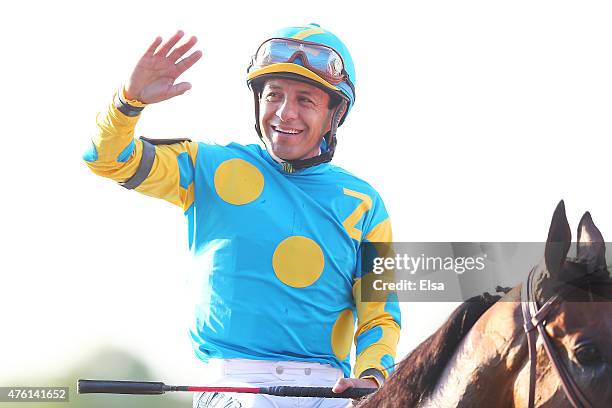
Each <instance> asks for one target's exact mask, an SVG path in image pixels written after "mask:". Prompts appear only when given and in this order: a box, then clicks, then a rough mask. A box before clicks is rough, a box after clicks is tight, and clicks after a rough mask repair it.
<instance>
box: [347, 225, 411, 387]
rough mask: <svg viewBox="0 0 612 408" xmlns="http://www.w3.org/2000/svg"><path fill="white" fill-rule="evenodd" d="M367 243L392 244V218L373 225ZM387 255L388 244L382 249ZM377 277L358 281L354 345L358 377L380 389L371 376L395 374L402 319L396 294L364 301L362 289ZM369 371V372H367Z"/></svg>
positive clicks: (355, 297) (355, 288) (367, 276)
mask: <svg viewBox="0 0 612 408" xmlns="http://www.w3.org/2000/svg"><path fill="white" fill-rule="evenodd" d="M364 241H367V242H372V243H390V242H391V241H392V233H391V223H390V221H389V218H386V219H385V220H383V221H381V222H380V223H379V224H377V225H376V226H374V228H372V230H371V231H370V232H369V233H368V234H367V235H366V236H365V239H364ZM381 248H383V249H382V251H385V252H386V249H384V248H388V246H387V245H382V246H381ZM373 276H375V275H374V274H372V273H367V274H365V275H364V276H363V277H360V278H358V279H356V280H355V282H354V284H353V297H354V299H355V304H356V306H357V331H356V333H355V346H356V350H357V358H356V362H355V368H354V373H355V375H356V376H357V377H362V378H373V379H375V380H376V381H377V382H378V383H379V386H380V385H382V384H381V381H380V379H379V378H376V376H372V375H369V374H368V373H370V372H371V369H375V370H377V371H379V372H380V373H382V375H383V376H384V378H387V377H388V376H389V375H390V374H391V372H392V371H393V366H394V364H395V353H396V351H397V343H398V341H399V335H400V324H401V316H400V309H399V303H398V302H397V296H396V295H395V293H390V294H389V296H388V297H387V299H386V301H385V302H364V301H362V299H361V287H362V284H363V285H365V284H367V283H365V282H369V281H371V279H372V277H373ZM366 370H368V371H366Z"/></svg>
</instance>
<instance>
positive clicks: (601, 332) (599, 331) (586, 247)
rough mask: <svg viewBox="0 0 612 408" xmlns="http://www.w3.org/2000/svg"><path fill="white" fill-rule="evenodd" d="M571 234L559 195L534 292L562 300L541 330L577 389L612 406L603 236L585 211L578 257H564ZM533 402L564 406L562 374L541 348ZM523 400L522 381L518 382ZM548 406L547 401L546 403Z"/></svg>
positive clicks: (611, 312) (611, 314)
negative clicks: (552, 368) (539, 370)
mask: <svg viewBox="0 0 612 408" xmlns="http://www.w3.org/2000/svg"><path fill="white" fill-rule="evenodd" d="M571 240H572V235H571V231H570V227H569V223H568V221H567V217H566V214H565V206H564V204H563V201H561V202H559V204H558V205H557V208H556V209H555V211H554V214H553V217H552V221H551V224H550V229H549V233H548V239H547V241H546V246H545V251H544V261H543V262H542V263H540V265H539V266H538V267H537V269H536V270H534V278H535V284H534V288H533V289H534V292H535V297H536V300H537V302H538V304H539V305H540V306H541V305H543V304H545V303H546V301H548V300H549V299H551V298H552V297H553V296H557V295H560V296H561V297H562V301H560V302H558V303H556V305H555V306H554V307H553V308H552V309H551V310H550V312H549V313H548V314H547V317H546V323H545V326H544V329H545V332H546V334H547V335H548V337H549V338H550V339H551V341H552V344H553V345H554V349H555V350H556V352H557V355H558V357H559V359H560V360H561V361H562V363H563V365H565V367H566V368H567V373H568V374H569V376H570V377H571V379H572V380H573V381H574V382H575V384H576V385H577V387H578V389H579V390H580V392H582V394H583V395H584V397H586V400H587V401H588V402H589V403H590V404H591V405H592V406H593V407H599V406H601V407H603V406H606V407H608V406H612V366H611V364H612V342H611V341H610V339H611V338H612V302H610V301H609V300H611V299H612V279H611V277H610V272H609V271H608V267H607V264H606V258H605V250H606V246H605V242H604V238H603V236H602V234H601V232H600V231H599V229H598V228H597V227H596V226H595V223H594V222H593V220H592V218H591V215H590V214H589V213H588V212H586V213H585V214H584V215H583V216H582V219H581V220H580V223H579V225H578V235H577V244H576V257H575V258H570V257H568V252H569V250H570V246H571ZM537 366H538V369H542V370H543V371H544V372H545V373H546V374H545V375H540V376H539V377H538V383H537V387H536V389H537V392H536V397H537V400H536V402H537V401H540V403H536V405H540V404H544V401H546V403H547V404H551V406H566V405H567V399H566V397H565V395H564V392H563V389H562V387H561V380H560V378H559V376H558V374H557V373H556V372H555V370H546V367H549V366H550V363H549V362H548V356H547V355H546V353H544V352H543V351H542V350H541V349H540V350H539V352H538V354H537ZM517 391H518V392H519V394H523V398H521V397H520V396H518V398H517V399H518V400H524V393H525V387H519V388H517ZM547 406H548V405H547Z"/></svg>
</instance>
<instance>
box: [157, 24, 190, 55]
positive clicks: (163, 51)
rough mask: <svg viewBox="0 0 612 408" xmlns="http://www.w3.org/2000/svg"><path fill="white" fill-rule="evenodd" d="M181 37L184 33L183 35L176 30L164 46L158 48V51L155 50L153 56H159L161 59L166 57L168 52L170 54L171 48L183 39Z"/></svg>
mask: <svg viewBox="0 0 612 408" xmlns="http://www.w3.org/2000/svg"><path fill="white" fill-rule="evenodd" d="M183 35H185V33H183V31H182V30H178V31H177V32H176V33H175V34H174V35H173V36H172V37H170V39H169V40H168V41H166V43H165V44H164V45H162V46H161V47H160V49H159V50H157V52H156V53H155V55H161V56H162V57H165V56H166V55H168V52H170V50H171V49H172V47H174V46H175V45H176V43H177V42H179V40H180V39H181V38H183Z"/></svg>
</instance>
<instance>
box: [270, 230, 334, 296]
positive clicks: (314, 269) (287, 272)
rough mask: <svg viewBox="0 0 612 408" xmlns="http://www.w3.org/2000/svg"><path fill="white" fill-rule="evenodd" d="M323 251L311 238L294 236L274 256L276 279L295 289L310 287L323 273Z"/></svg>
mask: <svg viewBox="0 0 612 408" xmlns="http://www.w3.org/2000/svg"><path fill="white" fill-rule="evenodd" d="M324 265H325V260H324V258H323V251H322V250H321V247H319V245H317V243H316V242H314V241H313V240H312V239H310V238H306V237H302V236H293V237H289V238H287V239H284V240H283V241H282V242H281V243H280V244H278V246H277V247H276V249H275V250H274V255H272V268H273V269H274V273H275V274H276V277H277V278H278V279H280V280H281V282H283V283H284V284H285V285H289V286H291V287H294V288H305V287H306V286H310V285H312V284H313V283H315V281H316V280H317V279H319V277H320V276H321V273H323V266H324Z"/></svg>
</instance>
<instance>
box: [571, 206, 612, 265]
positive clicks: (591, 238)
mask: <svg viewBox="0 0 612 408" xmlns="http://www.w3.org/2000/svg"><path fill="white" fill-rule="evenodd" d="M577 258H578V260H580V261H583V262H586V263H587V264H588V265H589V272H592V271H594V270H595V269H597V268H598V267H600V266H606V243H605V241H604V238H603V236H602V235H601V232H600V231H599V228H597V227H596V226H595V223H594V222H593V219H592V218H591V214H590V213H589V212H588V211H587V212H585V213H584V215H583V216H582V218H581V219H580V224H578V250H577Z"/></svg>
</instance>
